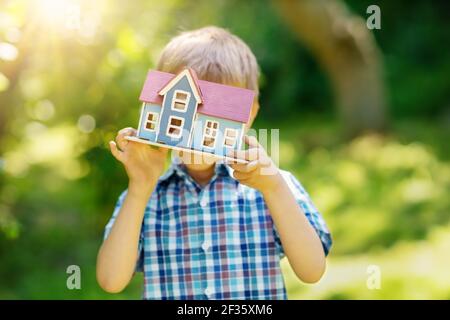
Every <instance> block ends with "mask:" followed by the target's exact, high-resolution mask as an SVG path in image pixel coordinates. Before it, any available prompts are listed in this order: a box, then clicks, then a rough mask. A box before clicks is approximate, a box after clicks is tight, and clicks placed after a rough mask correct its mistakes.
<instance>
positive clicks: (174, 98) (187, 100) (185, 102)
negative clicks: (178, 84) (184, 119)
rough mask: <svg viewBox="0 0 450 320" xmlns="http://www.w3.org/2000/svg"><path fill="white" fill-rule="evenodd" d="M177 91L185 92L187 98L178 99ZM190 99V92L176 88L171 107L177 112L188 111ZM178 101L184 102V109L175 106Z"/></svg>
mask: <svg viewBox="0 0 450 320" xmlns="http://www.w3.org/2000/svg"><path fill="white" fill-rule="evenodd" d="M177 93H181V94H185V95H186V100H181V99H177V98H176V96H177ZM190 99H191V93H190V92H188V91H184V90H175V91H174V92H173V97H172V102H171V103H170V109H171V110H172V111H176V112H187V110H188V106H189V100H190ZM176 102H179V103H184V109H183V110H180V109H177V108H175V103H176Z"/></svg>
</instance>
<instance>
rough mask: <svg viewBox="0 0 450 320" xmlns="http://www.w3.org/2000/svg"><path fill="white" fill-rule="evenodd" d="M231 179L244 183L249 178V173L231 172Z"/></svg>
mask: <svg viewBox="0 0 450 320" xmlns="http://www.w3.org/2000/svg"><path fill="white" fill-rule="evenodd" d="M233 177H234V178H235V179H236V180H239V181H246V180H248V179H249V178H250V177H251V173H248V172H239V171H233Z"/></svg>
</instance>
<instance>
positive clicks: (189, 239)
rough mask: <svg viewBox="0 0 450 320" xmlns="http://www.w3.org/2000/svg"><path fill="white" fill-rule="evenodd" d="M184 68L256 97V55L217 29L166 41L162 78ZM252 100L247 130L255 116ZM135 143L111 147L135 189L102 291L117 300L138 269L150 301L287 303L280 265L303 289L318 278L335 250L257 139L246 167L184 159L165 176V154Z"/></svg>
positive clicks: (121, 140) (240, 154) (119, 141)
mask: <svg viewBox="0 0 450 320" xmlns="http://www.w3.org/2000/svg"><path fill="white" fill-rule="evenodd" d="M185 67H190V68H192V69H193V70H195V71H196V73H197V75H198V77H199V78H200V79H203V80H207V81H213V82H219V83H224V84H229V85H234V86H240V87H244V88H248V89H252V90H255V91H256V92H257V91H258V85H257V81H258V65H257V62H256V59H255V57H254V55H253V53H252V52H251V51H250V49H249V48H248V46H247V45H246V44H244V42H243V41H242V40H241V39H239V38H238V37H236V36H234V35H232V34H230V33H229V32H227V31H225V30H224V29H221V28H217V27H206V28H202V29H199V30H195V31H191V32H185V33H182V34H181V35H179V36H177V37H175V38H174V39H172V40H171V41H170V43H169V44H168V45H167V46H166V47H165V49H164V50H163V53H162V55H161V58H160V61H159V64H158V67H157V68H158V70H162V71H166V72H171V73H177V72H179V71H180V70H182V69H183V68H185ZM255 100H256V101H255V102H254V105H253V107H252V112H251V119H250V121H249V123H248V124H247V129H248V128H250V127H251V125H252V122H253V120H254V119H255V117H256V114H257V112H258V109H259V104H258V101H257V99H255ZM135 134H136V131H135V130H134V129H132V128H126V129H123V130H121V131H119V133H118V135H117V137H116V141H115V142H113V141H111V142H110V148H111V152H112V154H113V156H114V157H115V158H116V159H117V160H118V161H120V162H121V163H122V164H123V165H124V167H125V170H126V172H127V175H128V178H129V184H128V189H127V191H125V192H124V193H123V194H122V195H121V196H120V197H119V201H118V203H117V205H116V209H115V211H114V214H113V217H112V218H111V220H110V222H109V223H108V225H107V227H106V231H105V241H104V243H103V244H102V246H101V248H100V250H99V254H98V260H97V279H98V282H99V284H100V286H101V287H102V288H103V289H104V290H106V291H108V292H120V291H121V290H123V289H124V288H125V287H126V285H127V284H128V283H129V281H130V279H131V278H132V276H133V274H134V272H135V271H136V270H140V271H143V272H144V298H145V299H286V290H285V287H284V282H283V277H282V274H281V270H280V266H279V261H280V259H281V258H282V257H283V256H284V255H286V256H287V258H288V259H289V262H290V265H291V266H292V268H293V270H294V271H295V273H296V275H297V276H298V277H299V278H300V279H301V280H302V281H304V282H308V283H313V282H317V281H318V280H319V279H320V278H321V276H322V274H323V273H324V270H325V256H326V255H327V253H328V251H329V248H330V246H331V237H330V234H329V232H328V230H327V227H326V225H325V222H324V221H323V219H322V217H321V216H320V214H319V213H318V212H317V210H316V209H315V207H314V205H313V204H312V202H311V200H310V198H309V196H308V195H307V193H306V192H305V190H304V189H303V187H302V186H301V185H300V183H299V182H298V181H297V180H296V179H295V178H294V177H293V176H292V175H291V174H290V173H288V172H284V171H280V170H279V169H278V168H276V166H275V164H274V163H273V161H272V160H271V159H270V158H269V157H268V155H267V153H266V152H265V151H264V149H263V148H262V147H261V146H260V145H259V143H258V142H257V140H256V138H254V137H248V136H246V137H245V143H247V145H248V146H249V148H248V150H246V151H234V152H233V154H230V155H231V156H233V157H237V158H241V159H246V160H248V163H246V164H238V163H231V164H229V166H227V165H225V164H223V163H218V162H217V163H212V164H211V162H210V161H204V162H203V163H196V164H194V163H192V161H190V155H189V154H186V153H181V154H180V155H179V156H180V157H181V163H177V162H173V163H172V165H171V166H170V168H169V169H168V170H167V172H165V173H164V174H163V168H164V163H165V159H166V156H167V152H168V151H167V149H165V148H160V149H158V148H153V147H150V146H148V145H145V144H140V143H136V142H132V141H128V140H126V139H125V137H126V136H127V135H135ZM264 169H266V170H267V169H271V170H270V171H271V172H272V174H263V171H264ZM266 172H268V171H266Z"/></svg>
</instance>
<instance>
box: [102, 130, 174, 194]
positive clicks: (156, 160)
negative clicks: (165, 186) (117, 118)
mask: <svg viewBox="0 0 450 320" xmlns="http://www.w3.org/2000/svg"><path fill="white" fill-rule="evenodd" d="M135 135H136V130H135V129H133V128H125V129H122V130H120V131H119V132H118V134H117V136H116V141H110V142H109V147H110V149H111V153H112V154H113V156H114V157H115V158H116V159H117V160H118V161H120V162H121V163H122V164H123V165H124V167H125V170H126V172H127V175H128V178H129V180H130V181H129V189H130V188H134V189H135V190H137V191H142V192H147V193H151V191H152V189H153V187H154V185H155V184H156V182H157V180H158V178H159V177H160V176H161V174H162V173H163V171H164V163H165V160H166V156H167V149H166V148H156V147H153V146H149V145H145V144H142V143H138V142H134V141H128V140H126V139H125V137H126V136H135Z"/></svg>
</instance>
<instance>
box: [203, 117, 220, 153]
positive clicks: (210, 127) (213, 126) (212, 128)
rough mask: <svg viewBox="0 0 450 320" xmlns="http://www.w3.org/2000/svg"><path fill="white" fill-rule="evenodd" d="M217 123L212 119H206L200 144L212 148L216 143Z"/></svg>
mask: <svg viewBox="0 0 450 320" xmlns="http://www.w3.org/2000/svg"><path fill="white" fill-rule="evenodd" d="M218 128H219V123H218V122H216V121H212V120H207V121H206V125H205V131H204V132H203V143H202V145H203V146H204V147H206V148H210V149H214V147H215V145H216V138H217V130H218Z"/></svg>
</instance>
